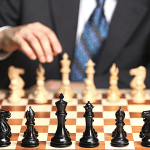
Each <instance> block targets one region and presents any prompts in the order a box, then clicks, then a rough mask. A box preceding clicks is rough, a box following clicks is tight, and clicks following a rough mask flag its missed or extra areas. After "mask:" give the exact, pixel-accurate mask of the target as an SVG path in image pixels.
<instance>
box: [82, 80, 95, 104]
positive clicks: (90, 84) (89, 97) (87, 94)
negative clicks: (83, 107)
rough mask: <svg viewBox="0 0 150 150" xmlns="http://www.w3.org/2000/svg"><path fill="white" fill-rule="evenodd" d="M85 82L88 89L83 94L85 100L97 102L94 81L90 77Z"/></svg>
mask: <svg viewBox="0 0 150 150" xmlns="http://www.w3.org/2000/svg"><path fill="white" fill-rule="evenodd" d="M85 84H86V89H85V91H86V92H85V94H84V96H83V102H84V103H87V102H88V101H90V102H91V103H95V101H96V98H95V95H94V93H93V91H92V88H93V82H92V81H91V80H90V79H86V81H85Z"/></svg>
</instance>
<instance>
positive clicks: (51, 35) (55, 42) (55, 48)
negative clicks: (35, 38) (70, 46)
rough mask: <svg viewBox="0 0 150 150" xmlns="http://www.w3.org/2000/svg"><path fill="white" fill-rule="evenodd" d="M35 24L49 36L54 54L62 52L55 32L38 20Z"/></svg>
mask: <svg viewBox="0 0 150 150" xmlns="http://www.w3.org/2000/svg"><path fill="white" fill-rule="evenodd" d="M36 24H37V26H38V29H39V30H40V31H41V32H44V33H45V34H46V35H47V37H48V38H49V41H50V43H51V48H52V51H53V54H54V56H56V55H58V54H60V53H61V52H62V47H61V44H60V42H59V40H58V38H57V36H56V34H55V33H54V32H53V31H52V30H51V29H50V28H48V27H46V26H44V25H43V24H41V23H38V22H37V23H36Z"/></svg>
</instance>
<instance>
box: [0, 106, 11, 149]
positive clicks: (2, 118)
mask: <svg viewBox="0 0 150 150" xmlns="http://www.w3.org/2000/svg"><path fill="white" fill-rule="evenodd" d="M10 117H11V114H10V112H9V111H4V110H2V109H0V147H6V146H9V145H10V144H11V142H10V138H9V137H10V136H11V131H10V126H9V125H8V123H7V119H6V118H10Z"/></svg>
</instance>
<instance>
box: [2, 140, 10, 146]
mask: <svg viewBox="0 0 150 150" xmlns="http://www.w3.org/2000/svg"><path fill="white" fill-rule="evenodd" d="M2 142H4V141H1V143H0V147H7V146H9V145H10V144H11V142H10V141H9V142H6V143H5V142H4V143H2Z"/></svg>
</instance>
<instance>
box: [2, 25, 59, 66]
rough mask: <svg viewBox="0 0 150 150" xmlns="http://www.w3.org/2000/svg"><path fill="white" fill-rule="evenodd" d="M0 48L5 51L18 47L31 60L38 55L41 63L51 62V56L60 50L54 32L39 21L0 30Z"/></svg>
mask: <svg viewBox="0 0 150 150" xmlns="http://www.w3.org/2000/svg"><path fill="white" fill-rule="evenodd" d="M0 49H3V50H4V51H6V52H12V51H15V50H17V49H18V50H20V51H22V52H23V53H24V54H25V55H26V56H28V57H29V58H30V59H32V60H35V59H36V58H37V57H38V59H39V61H40V62H42V63H45V62H52V61H53V56H56V55H58V54H60V53H61V52H62V47H61V44H60V42H59V40H58V38H57V36H56V35H55V33H54V32H53V31H52V30H51V29H50V28H48V27H46V26H44V25H43V24H41V23H39V22H36V23H31V24H27V25H22V26H17V27H12V28H9V29H6V30H3V31H1V32H0Z"/></svg>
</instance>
